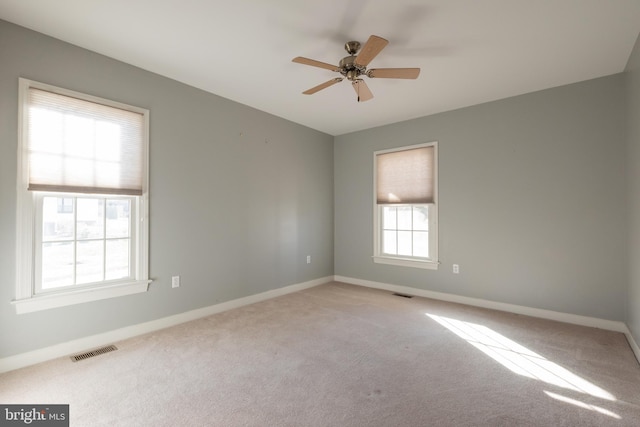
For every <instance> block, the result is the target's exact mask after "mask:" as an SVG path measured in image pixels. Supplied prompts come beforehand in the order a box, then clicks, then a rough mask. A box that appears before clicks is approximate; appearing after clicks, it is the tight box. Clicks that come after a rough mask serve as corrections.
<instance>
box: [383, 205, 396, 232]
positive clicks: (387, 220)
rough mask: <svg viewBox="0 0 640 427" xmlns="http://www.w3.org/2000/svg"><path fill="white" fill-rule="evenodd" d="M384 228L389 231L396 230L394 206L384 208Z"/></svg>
mask: <svg viewBox="0 0 640 427" xmlns="http://www.w3.org/2000/svg"><path fill="white" fill-rule="evenodd" d="M382 222H383V226H382V227H383V228H385V229H387V230H395V229H396V208H395V207H394V206H385V207H383V208H382Z"/></svg>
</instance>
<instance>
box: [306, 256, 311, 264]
mask: <svg viewBox="0 0 640 427" xmlns="http://www.w3.org/2000/svg"><path fill="white" fill-rule="evenodd" d="M307 264H311V255H307Z"/></svg>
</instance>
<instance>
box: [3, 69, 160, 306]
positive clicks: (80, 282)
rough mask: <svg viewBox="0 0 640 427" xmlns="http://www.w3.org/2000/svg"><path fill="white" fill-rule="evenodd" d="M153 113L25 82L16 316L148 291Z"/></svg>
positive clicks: (22, 106) (22, 99)
mask: <svg viewBox="0 0 640 427" xmlns="http://www.w3.org/2000/svg"><path fill="white" fill-rule="evenodd" d="M148 117H149V113H148V111H147V110H144V109H141V108H137V107H132V106H128V105H124V104H120V103H117V102H113V101H108V100H105V99H101V98H96V97H92V96H89V95H84V94H80V93H77V92H72V91H68V90H65V89H61V88H56V87H53V86H50V85H45V84H42V83H37V82H34V81H30V80H26V79H20V140H19V149H18V218H17V220H18V227H17V260H18V274H17V285H16V299H15V301H14V302H13V303H14V304H15V306H16V310H17V312H18V313H26V312H31V311H37V310H43V309H48V308H53V307H60V306H64V305H69V304H77V303H82V302H87V301H94V300H98V299H104V298H111V297H116V296H121V295H128V294H132V293H137V292H144V291H146V290H147V288H148V284H149V280H148V224H147V223H148V221H147V204H148V196H147V181H148V167H147V164H148V141H147V139H148V123H149V121H148V120H149V119H148Z"/></svg>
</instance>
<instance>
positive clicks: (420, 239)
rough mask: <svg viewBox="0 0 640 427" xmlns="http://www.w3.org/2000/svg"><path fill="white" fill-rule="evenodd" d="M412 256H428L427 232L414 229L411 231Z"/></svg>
mask: <svg viewBox="0 0 640 427" xmlns="http://www.w3.org/2000/svg"><path fill="white" fill-rule="evenodd" d="M413 256H418V257H423V258H428V257H429V232H428V231H416V232H414V233H413Z"/></svg>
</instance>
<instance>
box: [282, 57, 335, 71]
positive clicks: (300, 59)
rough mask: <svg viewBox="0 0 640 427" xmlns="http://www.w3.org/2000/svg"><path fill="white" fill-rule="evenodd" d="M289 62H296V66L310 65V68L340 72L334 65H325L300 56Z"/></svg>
mask: <svg viewBox="0 0 640 427" xmlns="http://www.w3.org/2000/svg"><path fill="white" fill-rule="evenodd" d="M291 61H292V62H297V63H298V64H304V65H311V66H312V67H320V68H325V69H327V70H331V71H340V68H339V67H337V66H335V65H331V64H327V63H326V62H320V61H316V60H315V59H309V58H303V57H302V56H297V57H295V58H293V59H292V60H291Z"/></svg>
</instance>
